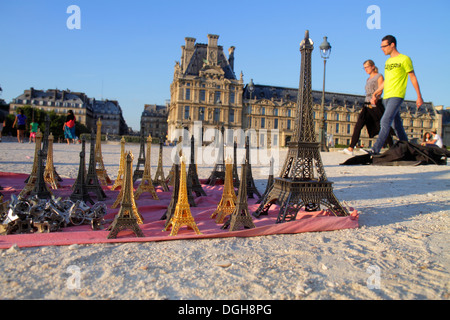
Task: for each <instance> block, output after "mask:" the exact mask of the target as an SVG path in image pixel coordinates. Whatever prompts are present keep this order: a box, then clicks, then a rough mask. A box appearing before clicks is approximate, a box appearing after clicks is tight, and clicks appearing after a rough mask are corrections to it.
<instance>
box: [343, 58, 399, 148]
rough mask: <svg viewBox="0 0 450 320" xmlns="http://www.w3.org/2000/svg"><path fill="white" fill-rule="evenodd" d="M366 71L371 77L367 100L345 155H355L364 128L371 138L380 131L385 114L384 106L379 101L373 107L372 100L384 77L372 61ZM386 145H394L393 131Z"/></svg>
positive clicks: (367, 65)
mask: <svg viewBox="0 0 450 320" xmlns="http://www.w3.org/2000/svg"><path fill="white" fill-rule="evenodd" d="M364 70H365V71H366V73H367V74H368V75H369V78H368V79H367V82H366V87H365V90H366V99H365V102H364V106H363V107H362V109H361V112H360V113H359V116H358V120H357V121H356V124H355V128H354V129H353V135H352V140H351V142H350V146H349V147H348V148H347V149H344V153H346V154H350V155H353V149H354V148H355V146H356V144H357V143H358V141H359V137H360V135H361V130H362V128H363V127H364V126H366V128H367V132H368V133H369V137H370V138H373V137H374V136H376V135H377V134H378V132H379V131H380V119H381V117H382V116H383V113H384V106H383V103H382V101H381V99H379V100H378V101H377V104H376V105H371V103H370V99H371V98H372V94H373V93H374V92H375V90H377V89H378V86H379V85H380V84H381V83H382V82H383V76H382V75H381V74H380V73H378V68H377V67H376V66H375V63H374V62H373V61H372V60H367V61H365V62H364ZM386 143H387V145H388V146H389V147H391V146H392V145H393V140H392V131H391V133H390V135H389V137H388V138H387V140H386Z"/></svg>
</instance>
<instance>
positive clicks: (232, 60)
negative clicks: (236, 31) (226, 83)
mask: <svg viewBox="0 0 450 320" xmlns="http://www.w3.org/2000/svg"><path fill="white" fill-rule="evenodd" d="M234 49H236V48H235V47H234V46H231V47H230V49H228V54H229V56H228V63H229V64H230V67H231V70H232V71H233V72H234Z"/></svg>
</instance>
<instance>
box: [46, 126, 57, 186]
mask: <svg viewBox="0 0 450 320" xmlns="http://www.w3.org/2000/svg"><path fill="white" fill-rule="evenodd" d="M53 140H54V137H53V134H51V133H50V135H49V136H48V145H47V162H46V163H45V170H44V180H45V182H46V183H48V184H49V185H50V187H51V188H52V189H58V188H59V187H60V185H59V182H58V179H57V178H56V171H55V167H54V165H53Z"/></svg>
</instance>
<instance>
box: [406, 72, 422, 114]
mask: <svg viewBox="0 0 450 320" xmlns="http://www.w3.org/2000/svg"><path fill="white" fill-rule="evenodd" d="M409 79H411V83H412V85H413V87H414V89H415V90H416V93H417V100H416V105H417V109H419V108H420V106H421V105H423V99H422V94H421V93H420V87H419V81H417V77H416V74H415V73H414V71H411V72H410V73H409Z"/></svg>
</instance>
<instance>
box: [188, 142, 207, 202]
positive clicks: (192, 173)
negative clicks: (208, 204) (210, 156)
mask: <svg viewBox="0 0 450 320" xmlns="http://www.w3.org/2000/svg"><path fill="white" fill-rule="evenodd" d="M187 178H188V180H190V181H191V184H192V186H191V190H192V192H195V195H196V196H197V197H200V196H206V192H205V191H204V190H203V188H202V185H201V183H200V180H199V179H198V173H197V164H196V162H195V141H194V136H192V137H191V162H190V163H189V169H188V177H187Z"/></svg>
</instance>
